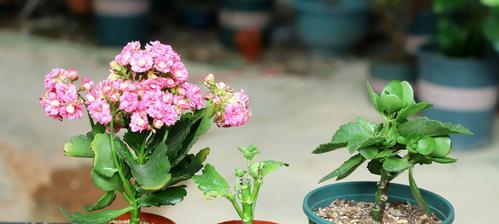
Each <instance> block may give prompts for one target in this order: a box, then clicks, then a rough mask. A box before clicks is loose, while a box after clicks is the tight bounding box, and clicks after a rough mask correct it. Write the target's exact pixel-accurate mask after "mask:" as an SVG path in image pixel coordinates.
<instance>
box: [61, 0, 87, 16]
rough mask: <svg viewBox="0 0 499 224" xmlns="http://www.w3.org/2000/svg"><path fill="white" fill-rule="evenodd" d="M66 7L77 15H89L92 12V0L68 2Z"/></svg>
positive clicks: (71, 0) (67, 0) (72, 0)
mask: <svg viewBox="0 0 499 224" xmlns="http://www.w3.org/2000/svg"><path fill="white" fill-rule="evenodd" d="M66 5H67V6H68V7H69V8H70V9H71V11H73V12H74V13H76V14H79V15H83V14H89V13H90V11H92V2H91V1H90V0H66Z"/></svg>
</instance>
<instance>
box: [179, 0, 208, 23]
mask: <svg viewBox="0 0 499 224" xmlns="http://www.w3.org/2000/svg"><path fill="white" fill-rule="evenodd" d="M177 4H178V6H179V8H180V9H181V10H182V17H183V19H184V22H185V23H186V24H188V25H189V26H191V27H193V28H205V27H208V26H210V25H212V24H213V22H214V21H215V18H216V10H217V6H218V0H183V1H177Z"/></svg>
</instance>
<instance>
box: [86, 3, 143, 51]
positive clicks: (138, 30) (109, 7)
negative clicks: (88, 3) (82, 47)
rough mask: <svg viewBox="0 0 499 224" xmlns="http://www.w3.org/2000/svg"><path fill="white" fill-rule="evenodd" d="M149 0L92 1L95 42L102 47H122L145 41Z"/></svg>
mask: <svg viewBox="0 0 499 224" xmlns="http://www.w3.org/2000/svg"><path fill="white" fill-rule="evenodd" d="M149 4H150V3H149V0H94V8H95V10H94V11H95V25H96V26H95V27H96V33H97V41H98V43H99V44H100V45H102V46H123V45H125V44H126V43H127V42H130V41H135V40H139V41H146V40H147V35H148V27H149V25H148V13H149V8H150V7H149Z"/></svg>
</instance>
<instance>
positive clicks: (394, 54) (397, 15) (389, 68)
mask: <svg viewBox="0 0 499 224" xmlns="http://www.w3.org/2000/svg"><path fill="white" fill-rule="evenodd" d="M415 4H416V2H415V1H402V0H376V1H373V3H372V7H373V11H374V13H375V15H376V16H377V17H378V19H379V23H380V24H379V29H380V30H381V31H382V34H383V36H384V38H385V39H386V40H387V42H388V44H387V45H386V46H382V48H381V50H380V52H379V53H378V52H377V53H376V55H375V56H374V58H373V59H372V60H371V61H370V64H369V74H370V82H371V85H372V87H373V88H374V90H375V91H376V92H381V90H382V89H383V87H384V86H385V85H386V84H388V82H390V80H407V81H409V82H410V83H415V82H416V74H417V72H416V69H415V63H414V58H413V57H412V56H411V55H409V53H408V52H407V51H406V48H405V45H406V42H407V41H406V40H407V36H408V34H407V32H408V28H409V26H410V25H411V24H412V23H413V21H414V18H415V16H416V13H415V12H413V8H414V6H415Z"/></svg>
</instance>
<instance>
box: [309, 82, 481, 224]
mask: <svg viewBox="0 0 499 224" xmlns="http://www.w3.org/2000/svg"><path fill="white" fill-rule="evenodd" d="M367 85H368V91H369V95H370V98H371V101H372V104H373V106H374V108H375V109H376V111H377V112H378V113H379V114H380V115H381V117H383V120H384V121H383V122H381V123H372V122H369V121H367V120H365V119H363V118H358V119H357V120H356V121H355V122H352V123H348V124H344V125H342V126H340V128H339V129H338V130H337V131H336V133H335V134H334V135H333V137H332V139H331V141H330V142H328V143H325V144H322V145H320V146H319V147H317V148H316V149H315V150H314V151H313V153H316V154H320V153H326V152H330V151H334V150H336V149H339V148H344V147H346V148H347V149H348V150H349V152H350V153H351V154H354V155H353V156H352V157H351V158H350V159H348V160H347V161H346V162H344V163H343V164H342V165H341V166H340V167H339V168H337V169H336V170H334V171H333V172H331V173H329V174H328V175H326V176H325V177H324V178H322V179H321V180H320V182H324V181H326V180H329V179H332V178H336V180H341V179H344V178H346V177H347V176H349V175H350V174H351V173H352V172H353V171H355V169H357V168H358V167H359V166H360V165H361V164H363V163H364V162H366V161H367V168H368V170H369V171H370V172H371V173H372V174H375V175H378V176H379V178H380V179H379V182H378V184H377V191H376V194H375V200H374V207H373V210H372V213H371V215H372V218H373V220H374V221H376V222H380V223H381V222H382V220H383V212H384V209H385V204H386V202H387V200H388V188H389V186H390V182H391V181H392V180H393V179H395V178H396V177H397V176H398V175H400V174H401V173H403V172H404V171H409V186H410V189H411V192H412V195H413V196H414V198H415V199H416V202H417V204H418V205H419V207H420V208H421V209H422V211H423V212H425V213H426V214H427V215H428V216H429V217H430V215H431V211H430V209H429V207H428V205H427V204H426V202H425V200H424V199H423V197H422V196H421V193H420V190H419V188H418V186H417V185H416V181H415V180H414V172H413V169H414V167H415V166H416V165H418V164H420V165H429V164H432V163H433V162H435V163H441V164H447V163H454V162H456V159H454V158H451V157H449V156H448V154H449V152H450V151H451V148H452V147H451V139H450V138H449V135H451V134H472V133H471V132H470V131H469V130H468V129H466V128H465V127H463V126H461V125H458V124H452V123H444V122H441V121H437V120H432V119H429V118H427V117H418V118H411V116H412V115H415V114H416V113H418V112H420V111H422V110H425V109H428V108H430V107H431V105H430V104H428V103H426V102H419V103H417V102H416V101H415V100H414V95H413V90H412V87H411V85H410V84H409V83H408V82H406V81H402V82H400V81H391V82H390V83H389V84H388V85H387V86H386V87H385V88H384V89H383V91H382V92H381V94H380V95H378V94H377V93H375V92H374V90H373V89H372V88H371V86H370V85H369V83H368V84H367Z"/></svg>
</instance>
